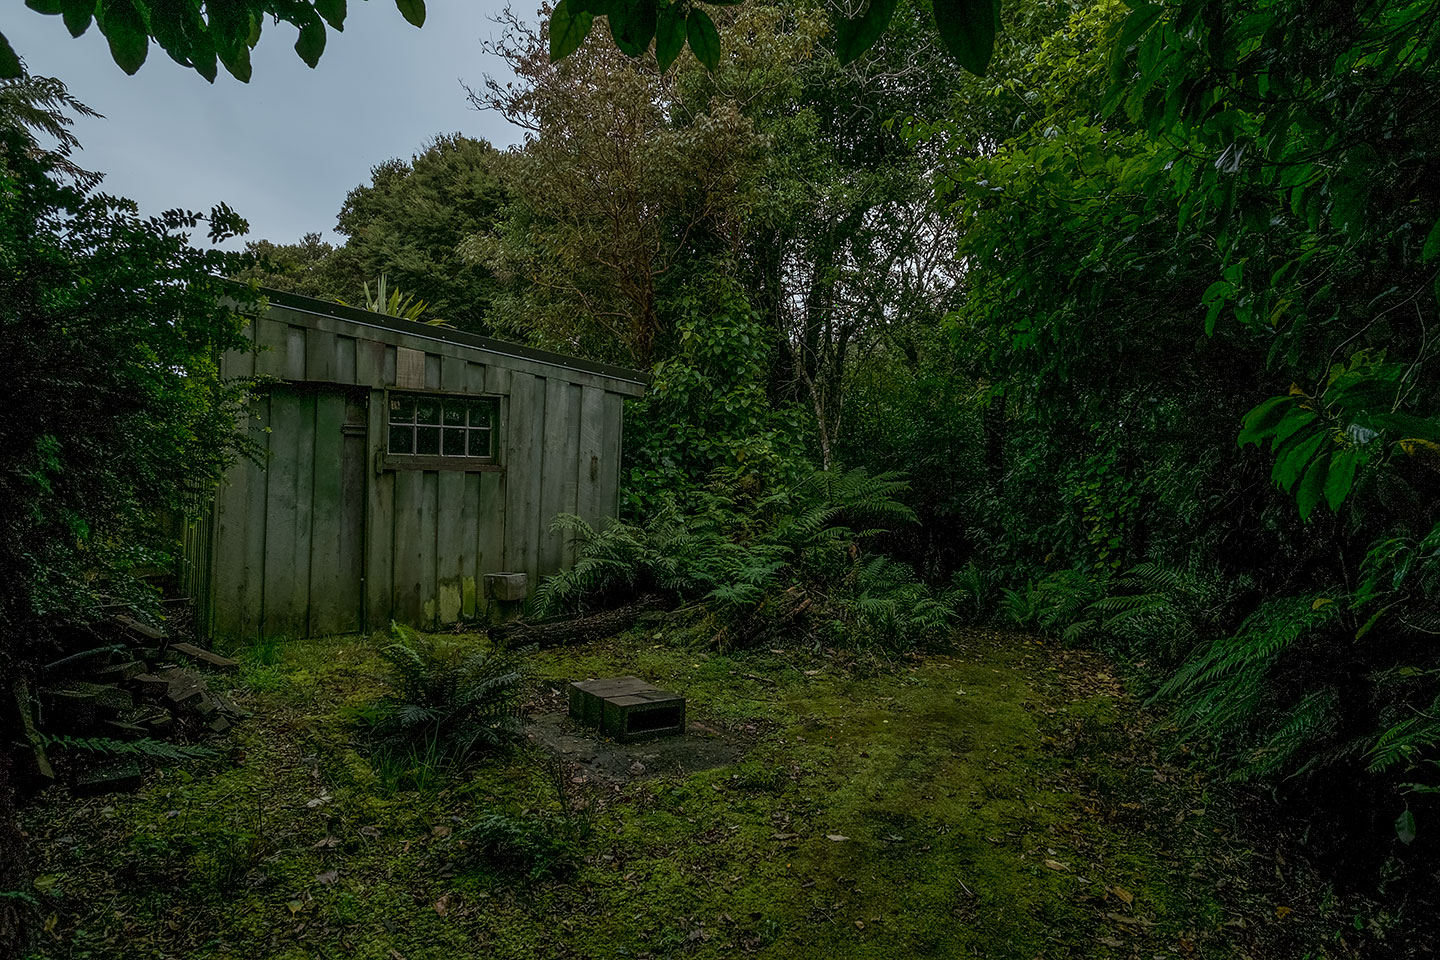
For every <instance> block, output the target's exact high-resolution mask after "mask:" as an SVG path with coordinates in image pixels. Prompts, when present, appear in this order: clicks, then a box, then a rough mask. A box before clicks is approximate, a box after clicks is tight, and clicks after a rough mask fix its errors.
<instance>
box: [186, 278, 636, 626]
mask: <svg viewBox="0 0 1440 960" xmlns="http://www.w3.org/2000/svg"><path fill="white" fill-rule="evenodd" d="M265 295H266V297H267V298H268V300H269V307H268V309H267V310H266V311H265V312H264V315H263V316H257V317H255V318H253V321H252V322H251V323H250V324H249V326H248V330H249V333H250V336H251V337H252V338H253V340H254V344H255V349H254V350H251V351H248V352H236V353H231V354H227V355H226V356H225V357H224V358H223V360H222V365H223V373H224V375H225V376H228V377H250V376H256V377H259V378H262V380H261V382H260V385H259V386H258V387H257V389H256V390H255V391H254V393H253V396H252V400H251V408H252V412H253V414H254V416H253V417H252V418H251V434H250V435H251V437H252V439H254V440H255V442H256V444H257V445H258V446H259V448H260V449H261V450H262V451H263V456H262V457H261V458H260V459H261V460H262V461H263V463H262V464H258V465H257V464H255V463H251V462H246V461H242V462H241V463H239V464H237V465H236V466H235V467H233V468H232V469H231V470H230V471H229V474H228V475H227V477H226V478H225V481H224V482H223V483H222V484H221V486H220V488H219V490H218V491H217V493H216V496H215V500H214V504H213V507H212V508H211V509H210V510H209V511H202V515H201V516H199V517H198V518H196V519H195V520H194V521H193V522H191V523H190V524H189V526H188V528H187V531H186V543H185V554H186V559H187V561H188V562H187V563H186V565H185V569H186V580H187V585H188V587H189V592H190V595H191V596H192V597H193V598H194V599H195V603H196V617H197V620H198V625H199V627H200V629H201V630H202V632H204V633H205V634H207V635H210V636H213V637H218V638H235V639H250V638H255V637H259V636H271V637H275V636H285V637H304V636H320V635H324V634H332V633H349V632H354V631H362V630H374V629H379V628H382V627H384V626H386V625H387V624H388V623H389V622H390V621H391V620H392V619H394V620H396V621H399V622H401V623H405V624H410V625H412V626H417V627H421V628H434V627H437V626H441V625H443V624H447V623H453V622H455V621H457V620H459V619H461V618H464V617H471V616H480V615H484V614H485V613H486V611H487V605H488V603H489V602H490V599H489V597H487V595H486V589H485V583H486V579H485V578H486V575H487V574H492V573H501V572H516V573H524V574H526V575H527V583H528V589H529V590H531V591H533V589H534V587H535V585H536V584H537V583H538V581H539V579H540V578H541V577H543V576H544V575H546V574H549V573H553V572H555V571H557V570H560V569H562V568H563V567H565V566H567V565H568V564H569V563H570V562H571V561H572V560H573V557H572V556H571V553H572V548H571V547H570V546H569V544H568V543H567V542H566V539H565V537H564V536H563V535H561V534H558V533H554V532H552V531H551V529H550V526H551V522H552V521H553V520H554V518H555V516H556V514H560V513H574V514H578V515H580V516H581V517H584V518H586V519H587V520H590V521H592V522H595V521H598V520H600V519H602V518H604V517H609V516H614V514H615V512H616V509H617V506H618V496H619V480H620V432H621V422H622V414H623V404H624V399H625V398H626V397H635V396H639V395H640V394H642V393H643V392H644V390H645V378H644V377H643V376H642V375H641V374H639V373H637V372H635V371H633V370H627V369H623V368H620V367H613V366H608V365H605V364H599V363H591V362H588V361H584V360H577V359H574V358H571V357H565V356H561V355H559V354H554V353H548V352H545V351H541V350H533V349H530V348H527V347H521V346H515V345H513V344H507V343H502V342H500V341H497V340H492V339H489V338H486V337H480V336H475V335H473V334H467V333H462V332H460V331H456V330H452V329H450V328H448V327H443V326H430V325H427V324H422V323H413V322H410V321H406V320H399V319H396V318H393V317H388V316H384V315H381V314H374V313H369V312H367V311H364V310H356V309H352V308H350V307H344V306H340V305H338V304H334V303H327V302H324V301H320V300H312V299H310V298H308V297H300V296H295V295H293V294H285V293H278V292H273V291H266V292H265Z"/></svg>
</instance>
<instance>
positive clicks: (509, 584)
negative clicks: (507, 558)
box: [485, 573, 530, 602]
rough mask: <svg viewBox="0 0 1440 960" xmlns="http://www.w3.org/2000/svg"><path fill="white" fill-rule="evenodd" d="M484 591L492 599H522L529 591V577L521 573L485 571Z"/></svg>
mask: <svg viewBox="0 0 1440 960" xmlns="http://www.w3.org/2000/svg"><path fill="white" fill-rule="evenodd" d="M485 592H486V593H487V594H489V596H490V598H491V599H492V600H500V601H502V602H514V601H516V600H524V599H525V598H526V596H528V595H529V593H530V578H529V577H528V576H526V575H525V574H523V573H487V574H485Z"/></svg>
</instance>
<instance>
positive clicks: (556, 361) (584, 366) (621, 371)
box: [236, 283, 650, 386]
mask: <svg viewBox="0 0 1440 960" xmlns="http://www.w3.org/2000/svg"><path fill="white" fill-rule="evenodd" d="M236 286H237V287H240V288H242V289H245V290H246V291H247V294H248V291H249V289H250V288H249V287H248V286H247V285H245V284H238V283H237V284H236ZM258 292H259V294H260V296H262V297H264V298H265V299H266V300H268V301H270V302H271V303H272V304H276V305H278V306H282V307H285V308H286V309H289V310H295V311H298V312H300V313H313V314H317V315H319V316H324V317H336V318H338V319H340V320H348V321H350V322H351V323H358V324H361V325H362V326H367V327H377V328H379V329H381V330H392V331H394V332H396V333H403V334H406V335H407V336H412V337H423V338H424V339H426V340H436V341H438V342H440V343H454V344H458V345H460V346H463V347H473V348H475V349H477V350H484V351H487V352H489V353H498V354H500V355H501V356H504V357H513V358H515V359H517V360H533V361H535V362H536V363H545V364H549V365H550V366H552V367H562V368H564V369H567V370H577V371H580V372H582V373H593V374H597V375H599V376H602V377H609V378H611V379H613V380H623V381H625V382H626V383H634V384H638V385H640V386H648V385H649V383H650V377H649V376H647V375H646V374H644V373H641V372H640V371H639V370H632V369H630V368H629V367H620V366H615V365H614V364H609V363H599V362H597V361H594V360H582V359H581V358H579V357H567V356H566V355H564V354H563V353H551V352H550V351H549V350H537V349H536V348H534V347H526V346H522V345H521V344H518V343H506V342H505V341H504V340H494V339H492V338H490V337H482V336H480V335H479V334H476V333H466V332H464V331H463V330H452V329H450V328H449V327H436V326H431V325H430V324H428V323H416V322H415V321H413V320H401V319H399V318H397V317H387V316H386V315H385V314H383V313H371V312H370V311H369V310H360V309H358V308H356V307H347V306H345V305H344V304H339V303H332V302H330V301H328V300H316V299H315V298H313V297H304V296H301V295H300V294H298V293H285V292H284V291H281V290H271V289H269V288H268V287H260V288H258ZM237 299H238V300H243V299H244V298H242V297H237ZM242 312H249V311H242Z"/></svg>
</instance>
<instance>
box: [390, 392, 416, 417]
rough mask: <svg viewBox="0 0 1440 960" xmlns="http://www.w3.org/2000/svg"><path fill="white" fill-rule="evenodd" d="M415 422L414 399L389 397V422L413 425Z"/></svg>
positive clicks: (393, 395) (392, 395)
mask: <svg viewBox="0 0 1440 960" xmlns="http://www.w3.org/2000/svg"><path fill="white" fill-rule="evenodd" d="M414 420H415V398H414V397H401V396H396V395H395V394H391V395H390V422H391V423H413V422H414Z"/></svg>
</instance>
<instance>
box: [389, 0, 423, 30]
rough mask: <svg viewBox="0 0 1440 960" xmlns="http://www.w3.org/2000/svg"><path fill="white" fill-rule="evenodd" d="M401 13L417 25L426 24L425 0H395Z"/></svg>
mask: <svg viewBox="0 0 1440 960" xmlns="http://www.w3.org/2000/svg"><path fill="white" fill-rule="evenodd" d="M395 6H396V7H397V8H399V10H400V15H401V16H402V17H404V18H405V19H406V20H408V21H410V23H411V24H413V25H414V26H417V27H423V26H425V0H395Z"/></svg>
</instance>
